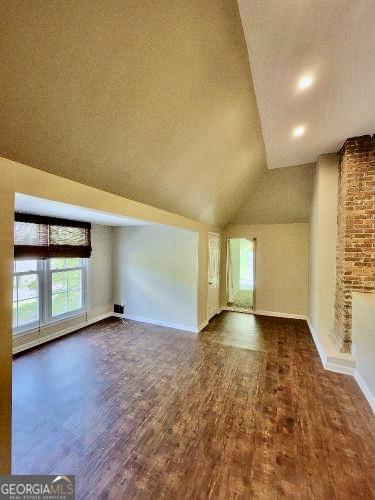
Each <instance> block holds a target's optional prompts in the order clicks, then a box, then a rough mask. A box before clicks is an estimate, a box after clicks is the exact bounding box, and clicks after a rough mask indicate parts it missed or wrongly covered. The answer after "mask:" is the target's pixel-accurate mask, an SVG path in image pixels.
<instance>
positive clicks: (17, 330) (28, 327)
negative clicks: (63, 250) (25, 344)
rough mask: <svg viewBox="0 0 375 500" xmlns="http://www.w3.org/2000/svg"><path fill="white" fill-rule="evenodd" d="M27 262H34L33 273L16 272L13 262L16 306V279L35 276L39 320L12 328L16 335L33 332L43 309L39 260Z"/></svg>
mask: <svg viewBox="0 0 375 500" xmlns="http://www.w3.org/2000/svg"><path fill="white" fill-rule="evenodd" d="M29 260H36V263H37V267H36V270H34V271H20V272H16V271H15V270H14V269H15V262H14V264H13V280H14V278H15V277H16V278H17V304H18V277H19V276H29V275H34V274H36V275H37V277H38V278H37V281H38V295H37V298H38V306H39V307H38V309H39V310H38V316H39V319H38V320H37V321H32V322H31V323H27V324H26V325H21V326H16V327H13V334H15V335H16V334H18V333H23V332H25V331H28V330H33V329H34V328H35V327H37V326H38V325H39V323H40V321H41V320H42V318H43V308H42V303H43V300H41V299H43V297H44V289H43V286H42V278H43V266H42V263H41V261H40V260H37V259H29ZM13 302H14V301H13V299H12V310H13ZM17 314H18V313H17Z"/></svg>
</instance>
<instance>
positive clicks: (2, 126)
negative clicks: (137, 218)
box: [0, 0, 266, 225]
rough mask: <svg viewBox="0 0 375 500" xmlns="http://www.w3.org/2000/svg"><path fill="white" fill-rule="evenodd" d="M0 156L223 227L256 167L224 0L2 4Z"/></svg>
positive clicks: (246, 95)
mask: <svg viewBox="0 0 375 500" xmlns="http://www.w3.org/2000/svg"><path fill="white" fill-rule="evenodd" d="M0 30H1V44H0V74H1V75H2V76H1V80H2V81H1V95H0V109H1V113H0V155H2V156H6V157H8V158H11V159H15V160H17V161H20V162H23V163H26V164H28V165H32V166H34V167H37V168H40V169H42V170H46V171H49V172H52V173H55V174H58V175H61V176H64V177H68V178H71V179H74V180H77V181H79V182H83V183H85V184H88V185H92V186H95V187H98V188H101V189H104V190H107V191H110V192H113V193H116V194H120V195H124V196H126V197H128V198H131V199H134V200H137V201H141V202H144V203H148V204H150V205H153V206H155V207H159V208H163V209H166V210H169V211H172V212H175V213H178V214H181V215H185V216H187V217H190V218H193V219H198V220H201V221H203V222H207V223H211V224H218V225H224V224H225V223H227V222H228V221H229V220H230V219H231V216H232V215H233V214H234V213H235V212H237V211H238V208H239V206H240V205H241V202H242V201H243V200H246V199H247V198H248V196H249V194H250V193H251V191H252V189H253V187H254V186H255V184H256V182H257V179H258V178H259V176H260V175H261V174H262V173H263V172H264V170H265V168H266V162H265V152H264V145H263V140H262V135H261V131H260V125H259V118H258V112H257V107H256V100H255V96H254V91H253V87H252V82H251V76H250V69H249V62H248V54H247V50H246V45H245V42H244V37H243V32H242V25H241V21H240V17H239V13H238V7H237V3H236V1H235V0H189V1H186V0H173V1H165V0H161V1H159V2H155V1H154V0H152V1H151V0H142V1H140V0H136V1H135V0H134V1H132V0H64V1H61V0H30V1H24V0H22V1H19V0H1V1H0Z"/></svg>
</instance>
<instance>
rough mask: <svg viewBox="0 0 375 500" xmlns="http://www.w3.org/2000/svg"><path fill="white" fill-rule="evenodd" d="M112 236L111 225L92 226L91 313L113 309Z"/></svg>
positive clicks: (89, 294)
mask: <svg viewBox="0 0 375 500" xmlns="http://www.w3.org/2000/svg"><path fill="white" fill-rule="evenodd" d="M112 237H113V228H112V227H109V226H101V225H98V224H95V225H93V226H92V231H91V244H92V254H91V258H90V261H89V282H88V306H89V309H90V311H91V313H95V314H96V313H97V314H103V313H106V312H109V311H112V310H113V288H112V275H113V273H112Z"/></svg>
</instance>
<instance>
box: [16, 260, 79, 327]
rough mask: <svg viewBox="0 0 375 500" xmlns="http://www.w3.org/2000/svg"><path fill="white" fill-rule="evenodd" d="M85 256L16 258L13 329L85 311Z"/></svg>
mask: <svg viewBox="0 0 375 500" xmlns="http://www.w3.org/2000/svg"><path fill="white" fill-rule="evenodd" d="M86 268H87V266H86V259H81V258H79V257H74V258H53V259H44V260H36V259H35V260H16V261H15V262H14V279H13V332H14V333H21V332H24V331H26V330H31V329H32V328H34V327H37V326H39V324H40V325H45V324H48V323H51V322H53V321H57V320H60V319H64V318H68V317H70V316H74V315H76V314H79V313H81V312H83V311H84V310H85V305H86V297H85V295H86V294H85V290H86Z"/></svg>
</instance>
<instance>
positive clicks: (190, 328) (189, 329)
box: [120, 314, 198, 333]
mask: <svg viewBox="0 0 375 500" xmlns="http://www.w3.org/2000/svg"><path fill="white" fill-rule="evenodd" d="M120 316H121V317H125V318H126V319H130V320H133V321H139V322H140V323H148V324H150V325H159V326H166V327H167V328H174V329H175V330H184V331H185V332H192V333H198V327H193V326H187V325H181V324H178V323H169V322H167V321H159V320H156V319H152V318H144V317H143V316H134V315H133V314H125V316H122V315H120Z"/></svg>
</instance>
